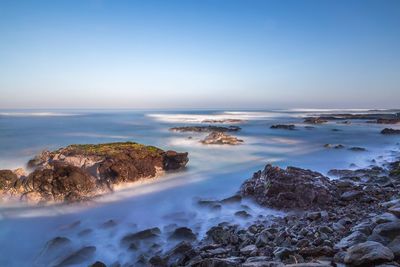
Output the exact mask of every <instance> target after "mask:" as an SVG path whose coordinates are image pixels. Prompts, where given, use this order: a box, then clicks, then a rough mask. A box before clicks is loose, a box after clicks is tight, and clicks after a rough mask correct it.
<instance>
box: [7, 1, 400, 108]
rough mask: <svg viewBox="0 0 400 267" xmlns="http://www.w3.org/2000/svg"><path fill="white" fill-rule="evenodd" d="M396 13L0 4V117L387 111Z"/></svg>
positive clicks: (385, 5) (310, 6) (396, 91)
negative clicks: (27, 111)
mask: <svg viewBox="0 0 400 267" xmlns="http://www.w3.org/2000/svg"><path fill="white" fill-rule="evenodd" d="M399 100H400V1H397V0H392V1H386V0H376V1H367V0H361V1H351V0H337V1H328V0H315V1H311V0H307V1H301V0H292V1H285V0H277V1H267V0H264V1H261V0H260V1H258V0H242V1H236V0H181V1H172V0H160V1H152V0H143V1H111V0H110V1H101V0H92V1H84V0H67V1H61V0H57V1H42V0H38V1H33V0H32V1H15V0H10V1H7V0H1V1H0V108H57V107H59V108H174V107H179V108H186V107H192V108H208V107H228V108H235V107H236V108H279V107H282V108H287V107H319V108H331V107H345V108H350V107H357V108H360V107H367V108H369V107H371V108H377V107H382V108H384V107H395V108H399V107H400V106H399V104H398V103H399Z"/></svg>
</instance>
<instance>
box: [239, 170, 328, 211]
mask: <svg viewBox="0 0 400 267" xmlns="http://www.w3.org/2000/svg"><path fill="white" fill-rule="evenodd" d="M335 190H336V187H335V186H333V184H332V183H331V182H330V180H329V178H327V177H325V176H323V175H322V174H320V173H318V172H313V171H310V170H304V169H300V168H295V167H287V168H286V169H281V168H279V167H273V166H271V165H269V164H268V165H267V166H266V167H265V169H264V170H263V171H258V172H256V173H255V174H254V175H253V177H252V178H250V179H248V180H247V181H245V182H244V183H243V184H242V186H241V190H240V192H241V194H242V195H243V196H248V197H252V198H254V199H255V200H256V202H257V203H259V204H261V205H264V206H269V207H274V208H286V209H293V208H300V209H307V208H312V207H323V206H326V205H329V204H332V202H333V200H334V194H335Z"/></svg>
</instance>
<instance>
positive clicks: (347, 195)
mask: <svg viewBox="0 0 400 267" xmlns="http://www.w3.org/2000/svg"><path fill="white" fill-rule="evenodd" d="M362 195H364V192H362V191H357V190H352V191H347V192H344V193H343V194H342V195H341V196H340V199H342V200H344V201H350V200H354V199H357V198H359V197H360V196H362Z"/></svg>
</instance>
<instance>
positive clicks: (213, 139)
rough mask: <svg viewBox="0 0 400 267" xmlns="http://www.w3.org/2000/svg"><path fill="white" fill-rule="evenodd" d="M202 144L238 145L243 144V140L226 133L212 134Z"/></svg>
mask: <svg viewBox="0 0 400 267" xmlns="http://www.w3.org/2000/svg"><path fill="white" fill-rule="evenodd" d="M201 143H203V144H205V145H238V144H241V143H243V140H241V139H238V138H237V137H234V136H231V135H229V134H226V133H224V132H212V133H210V134H209V135H207V136H206V138H204V139H203V140H201Z"/></svg>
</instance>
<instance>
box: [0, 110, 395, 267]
mask: <svg viewBox="0 0 400 267" xmlns="http://www.w3.org/2000/svg"><path fill="white" fill-rule="evenodd" d="M312 112H315V111H312ZM35 114H36V115H32V113H29V112H28V111H26V112H25V111H24V112H19V113H13V111H6V112H2V113H0V151H1V153H0V168H16V167H20V166H23V165H24V164H25V162H26V161H27V160H28V159H29V158H31V157H32V156H33V155H34V154H35V153H37V152H39V151H40V150H42V149H56V148H59V147H61V146H66V145H68V144H72V143H101V142H113V141H125V140H126V141H136V142H140V143H145V144H151V145H155V146H159V147H161V148H163V149H173V150H177V151H188V152H189V157H190V161H189V164H188V167H187V169H186V170H184V171H181V172H177V173H169V174H167V175H166V176H164V177H161V178H159V179H154V180H149V181H145V182H141V183H137V184H134V185H131V186H126V187H123V188H120V189H119V190H117V191H116V192H115V193H114V194H110V195H106V196H103V197H101V198H98V199H94V200H93V201H92V202H90V203H85V204H80V205H70V206H65V205H53V206H47V207H29V206H26V205H23V204H18V203H1V208H0V246H1V248H2V253H1V254H0V265H1V266H32V263H33V262H34V261H35V264H36V266H47V265H49V264H51V263H54V260H55V259H54V257H55V255H56V254H57V253H56V252H54V253H53V254H51V255H52V256H51V255H48V256H46V257H44V256H43V253H44V252H43V251H42V250H43V248H44V246H45V244H46V242H47V241H48V240H50V239H52V238H54V237H56V236H63V237H66V238H68V239H69V240H70V241H71V242H70V243H68V247H67V248H66V249H65V250H64V251H63V253H67V252H68V251H70V252H72V251H74V250H76V249H79V248H81V247H83V246H96V252H95V256H94V258H95V259H96V260H102V261H104V262H106V263H108V264H110V263H112V262H113V261H115V260H116V259H119V260H120V261H121V262H126V261H133V260H135V259H136V258H137V257H139V255H140V254H141V253H144V252H146V251H148V250H156V249H160V248H156V247H154V244H153V243H149V244H144V243H143V244H138V248H137V249H136V250H134V251H131V250H128V249H126V248H124V247H122V246H121V243H120V240H121V238H122V237H123V236H124V235H126V234H127V233H132V232H135V231H138V230H141V229H144V228H149V227H159V228H160V230H161V233H162V234H161V236H160V238H159V240H157V243H159V244H161V245H162V248H163V249H165V248H168V247H169V246H172V245H173V244H174V242H173V241H171V240H169V239H168V236H169V235H170V232H171V231H172V230H173V229H175V228H176V227H179V226H189V227H190V228H191V229H192V230H193V231H194V233H195V234H196V235H197V236H198V238H201V237H202V236H203V235H204V233H205V231H206V229H207V228H208V227H210V226H211V225H215V224H216V223H219V222H224V221H228V222H235V223H239V224H246V223H249V222H250V221H251V220H253V219H255V218H257V217H258V216H271V215H275V216H279V215H280V214H281V213H279V212H277V211H273V210H267V209H263V208H261V207H259V206H257V205H255V204H254V203H252V202H249V201H247V200H244V201H242V202H241V203H232V204H224V205H221V206H220V207H207V206H201V205H198V200H199V199H222V198H225V197H228V196H231V195H232V194H234V193H235V192H236V191H237V190H238V189H239V187H240V184H241V183H242V182H243V180H244V179H246V178H249V177H251V175H252V173H253V172H255V171H257V170H258V169H261V168H262V167H263V166H264V165H265V164H266V163H275V164H278V165H280V166H286V165H295V166H299V167H304V168H310V169H313V170H317V171H320V172H323V173H327V171H328V170H329V169H331V168H348V167H349V166H350V164H352V163H354V164H356V165H357V166H359V167H362V166H367V165H369V164H370V161H369V160H370V159H373V158H376V157H377V156H378V155H384V156H385V157H390V155H391V154H390V150H392V149H397V148H398V147H396V146H395V144H396V143H397V142H398V141H399V140H398V137H393V136H382V135H380V134H379V131H380V130H381V129H382V126H381V125H375V124H367V123H365V122H363V121H358V122H355V123H353V124H351V125H345V124H337V123H334V122H332V123H328V124H324V125H316V126H315V128H314V129H306V128H305V125H304V124H302V118H303V117H304V116H306V115H307V114H308V113H307V111H305V110H299V111H296V110H289V111H277V112H274V111H257V112H248V111H237V112H235V111H229V112H221V111H182V112H172V111H169V112H162V111H154V112H149V111H118V112H117V111H87V110H86V111H57V112H53V113H51V112H49V111H40V112H37V113H35ZM39 114H40V115H39ZM64 114H65V115H68V116H63V115H64ZM210 119H211V120H221V119H243V120H245V121H244V122H242V123H240V124H238V125H239V126H240V127H242V130H241V131H240V132H238V133H234V134H235V135H238V137H239V138H240V139H243V140H244V141H245V143H244V144H243V145H238V146H218V145H217V146H213V145H202V144H200V143H199V140H201V138H203V137H204V136H205V134H197V133H176V132H170V131H169V130H168V129H169V128H170V127H173V126H182V125H188V124H190V123H201V122H202V121H203V120H210ZM275 123H296V128H297V130H295V131H285V130H273V129H270V128H269V127H270V126H271V125H272V124H275ZM333 129H338V130H339V131H336V130H335V131H333ZM189 137H191V138H190V139H189ZM396 138H397V139H396ZM326 143H330V144H343V145H344V146H346V147H351V146H360V147H365V148H366V149H367V151H366V152H353V151H349V150H348V149H326V148H324V147H323V145H324V144H326ZM383 159H384V158H381V160H383ZM241 210H245V211H246V212H248V214H250V215H251V216H252V217H251V218H247V219H246V218H241V217H238V216H235V213H236V212H237V211H241ZM110 220H112V222H113V223H109V222H110ZM107 225H108V226H107ZM10 240H12V242H10ZM40 253H42V256H40V257H39V258H38V255H39V254H40ZM46 253H47V252H46ZM46 253H45V254H46ZM52 257H53V258H52Z"/></svg>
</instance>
